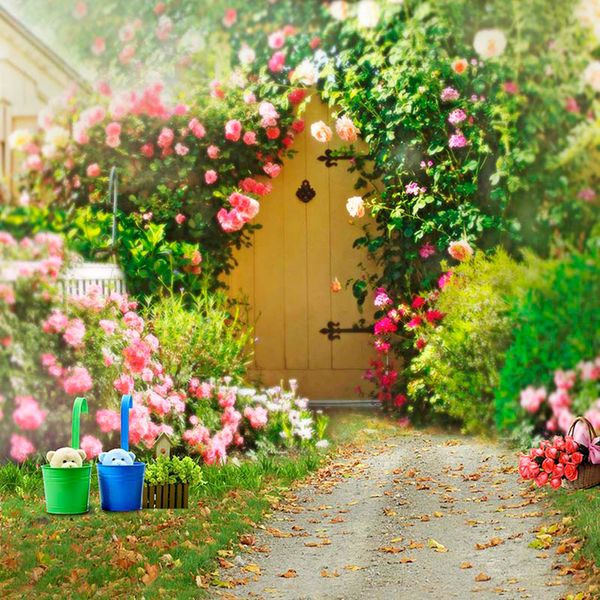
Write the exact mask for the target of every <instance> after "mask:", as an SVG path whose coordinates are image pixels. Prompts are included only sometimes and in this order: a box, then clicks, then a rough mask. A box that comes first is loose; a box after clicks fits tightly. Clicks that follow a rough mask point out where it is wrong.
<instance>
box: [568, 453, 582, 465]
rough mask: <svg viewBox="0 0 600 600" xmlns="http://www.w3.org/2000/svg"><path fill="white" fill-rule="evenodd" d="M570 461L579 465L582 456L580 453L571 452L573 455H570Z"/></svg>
mask: <svg viewBox="0 0 600 600" xmlns="http://www.w3.org/2000/svg"><path fill="white" fill-rule="evenodd" d="M571 460H572V461H573V463H574V464H576V465H579V464H581V462H582V461H583V454H581V452H573V454H571Z"/></svg>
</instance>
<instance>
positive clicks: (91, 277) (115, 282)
mask: <svg viewBox="0 0 600 600" xmlns="http://www.w3.org/2000/svg"><path fill="white" fill-rule="evenodd" d="M39 264H40V263H39V262H37V261H24V260H21V261H18V260H15V261H6V262H0V283H5V284H6V283H8V284H14V282H15V281H16V280H17V279H18V277H19V276H20V275H21V274H22V273H24V272H27V271H30V272H32V271H34V270H35V269H36V267H37V266H38V265H39ZM59 283H60V285H61V286H62V289H63V293H64V294H65V295H66V296H69V297H72V296H84V295H85V294H87V293H88V291H89V290H90V288H93V287H96V288H98V289H99V290H100V292H101V294H102V296H108V295H109V294H110V293H111V292H117V293H119V294H124V293H125V292H126V287H125V275H124V274H123V271H121V269H120V268H119V267H118V266H117V265H113V264H110V263H92V262H83V263H79V264H74V265H71V266H70V267H69V268H68V269H67V270H66V271H65V272H64V273H63V274H62V275H61V276H60V278H59Z"/></svg>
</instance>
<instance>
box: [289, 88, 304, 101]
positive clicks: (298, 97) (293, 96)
mask: <svg viewBox="0 0 600 600" xmlns="http://www.w3.org/2000/svg"><path fill="white" fill-rule="evenodd" d="M304 98H306V91H305V90H292V91H291V92H290V93H289V94H288V100H289V101H290V104H300V102H302V100H304Z"/></svg>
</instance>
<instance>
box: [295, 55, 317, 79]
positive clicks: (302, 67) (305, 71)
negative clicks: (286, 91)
mask: <svg viewBox="0 0 600 600" xmlns="http://www.w3.org/2000/svg"><path fill="white" fill-rule="evenodd" d="M318 78H319V74H318V73H317V69H316V67H315V66H314V65H313V64H312V62H311V61H310V60H309V59H308V58H305V59H304V60H303V61H302V62H301V63H300V64H299V65H298V66H297V67H296V68H295V69H294V74H293V75H292V83H301V84H302V85H314V84H315V83H317V79H318Z"/></svg>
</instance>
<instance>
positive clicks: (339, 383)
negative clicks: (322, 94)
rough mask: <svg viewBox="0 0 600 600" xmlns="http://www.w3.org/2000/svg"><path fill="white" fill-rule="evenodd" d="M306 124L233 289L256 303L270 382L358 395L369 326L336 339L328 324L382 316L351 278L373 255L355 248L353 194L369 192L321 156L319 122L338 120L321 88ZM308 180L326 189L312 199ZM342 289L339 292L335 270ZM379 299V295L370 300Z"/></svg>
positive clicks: (253, 310) (258, 359) (259, 361)
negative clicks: (361, 301)
mask: <svg viewBox="0 0 600 600" xmlns="http://www.w3.org/2000/svg"><path fill="white" fill-rule="evenodd" d="M304 118H305V121H306V129H305V132H304V133H303V134H301V135H299V136H297V138H296V141H295V143H294V148H295V149H296V150H297V151H298V152H297V154H296V155H295V156H294V158H293V159H291V160H287V161H286V163H285V165H284V168H283V170H282V171H281V174H280V175H279V176H278V177H277V178H276V179H274V180H272V184H273V191H272V192H271V193H270V194H269V195H268V196H266V197H264V198H263V199H262V200H261V208H260V213H259V215H258V217H257V221H258V222H259V223H260V224H261V225H262V229H260V230H258V231H256V232H255V233H254V234H253V241H252V247H251V248H244V249H242V250H240V251H239V252H237V253H236V259H237V260H238V262H239V264H238V266H237V267H236V269H235V271H234V272H233V273H232V275H231V276H230V278H229V281H228V283H229V287H230V292H231V293H232V294H233V296H234V297H236V298H238V299H245V300H246V301H247V302H248V304H249V319H250V322H251V324H252V325H253V326H254V330H255V344H254V363H253V365H252V368H251V373H250V374H251V376H255V377H256V378H257V379H258V380H259V381H260V382H261V383H262V384H264V385H276V384H279V382H280V381H282V380H283V381H287V380H288V379H290V378H294V379H297V380H298V384H299V386H300V393H301V394H302V395H304V396H307V397H308V398H310V399H312V400H319V399H340V400H346V399H354V398H358V397H359V392H358V390H357V388H358V386H360V385H361V384H362V383H363V380H362V375H363V373H364V370H365V369H366V368H367V367H368V363H369V359H370V357H371V356H372V349H371V342H372V338H371V335H370V334H369V333H345V332H344V333H341V334H340V336H339V339H334V340H331V339H329V337H328V335H326V334H323V333H321V331H320V330H321V329H324V328H327V326H328V323H329V322H330V321H332V322H335V323H339V326H340V327H341V328H351V327H352V326H353V325H354V324H356V323H357V322H358V321H359V320H360V319H361V318H363V319H365V320H366V322H367V324H371V323H372V321H373V317H372V312H371V310H370V309H369V308H367V309H365V312H364V313H360V312H359V310H358V308H357V305H356V301H355V299H354V297H353V296H352V291H351V289H350V288H346V287H345V286H344V284H345V283H346V282H347V280H348V279H350V278H354V277H356V276H357V275H359V274H360V269H359V267H358V265H359V263H363V264H365V265H368V264H369V259H368V256H367V255H366V253H365V252H364V251H360V250H356V249H353V248H352V243H353V241H354V240H355V239H356V238H357V237H358V236H359V235H360V234H361V226H362V225H363V224H364V220H361V221H357V222H352V220H351V219H350V217H349V216H348V213H347V211H346V200H347V199H348V198H349V197H350V196H356V195H360V194H361V191H360V190H359V191H356V190H354V183H355V180H356V177H355V176H354V175H352V174H350V173H348V171H347V167H346V166H345V164H347V163H344V162H340V164H339V166H337V167H331V168H328V167H327V166H325V164H324V161H319V160H318V157H319V156H321V155H323V153H324V151H325V150H326V149H327V148H328V147H329V148H332V149H335V148H336V147H339V146H340V145H341V143H340V142H339V140H336V136H335V135H334V139H333V140H332V141H331V143H330V144H323V143H320V142H317V141H316V140H315V139H314V138H313V137H312V136H311V135H310V124H311V123H313V122H315V121H318V120H323V121H325V122H329V121H330V120H331V119H330V118H329V111H328V108H327V107H326V106H325V105H324V104H323V103H321V102H320V101H319V100H318V99H317V98H316V97H313V100H312V102H311V103H310V104H309V106H308V109H307V111H306V113H305V115H304ZM304 180H308V182H309V183H310V186H311V187H312V188H313V189H314V191H315V192H316V195H315V196H314V198H313V199H312V200H310V201H309V202H307V203H304V202H302V201H301V200H299V199H298V197H297V195H296V191H297V190H298V188H299V187H300V185H301V183H302V182H303V181H304ZM336 277H337V279H339V281H340V282H341V283H342V286H343V288H342V290H341V291H340V292H338V293H334V292H332V290H331V282H332V280H333V279H334V278H336ZM367 304H369V303H367Z"/></svg>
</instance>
